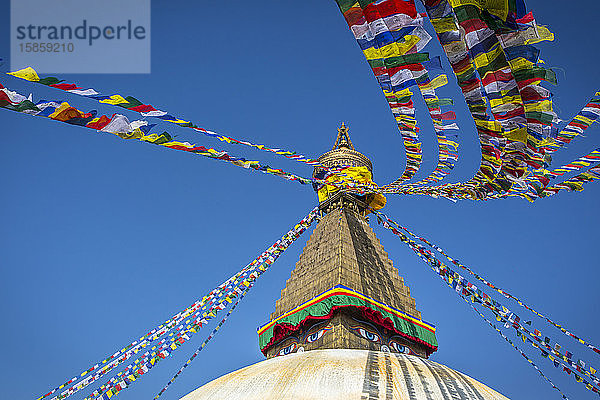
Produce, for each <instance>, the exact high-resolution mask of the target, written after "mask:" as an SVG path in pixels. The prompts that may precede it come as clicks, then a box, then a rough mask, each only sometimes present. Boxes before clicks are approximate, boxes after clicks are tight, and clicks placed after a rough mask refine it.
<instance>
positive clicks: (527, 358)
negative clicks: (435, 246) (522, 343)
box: [460, 295, 569, 400]
mask: <svg viewBox="0 0 600 400" xmlns="http://www.w3.org/2000/svg"><path fill="white" fill-rule="evenodd" d="M460 297H461V298H462V299H463V300H464V301H465V302H466V303H467V304H468V305H469V306H470V307H471V308H472V309H473V311H475V312H476V313H477V314H478V315H479V316H480V317H481V318H483V320H484V321H485V322H487V323H488V325H489V326H490V327H492V329H494V330H495V331H496V332H497V333H498V334H499V335H500V336H502V338H503V339H504V340H505V341H506V342H507V343H508V344H510V345H511V346H512V347H513V348H514V349H515V350H516V351H518V352H519V354H521V356H523V358H525V360H527V362H528V363H529V364H531V366H532V367H533V368H534V369H535V370H536V371H537V372H538V373H539V374H540V376H541V377H542V378H544V379H545V380H546V381H547V382H548V383H549V384H550V385H551V386H552V389H555V390H557V391H558V392H559V393H560V394H561V396H562V398H563V399H565V400H569V398H568V397H567V396H566V395H565V394H564V393H563V392H562V390H560V388H559V387H558V386H556V385H555V384H554V382H552V380H551V379H550V378H548V377H547V376H546V375H545V374H544V373H543V372H542V370H540V368H539V367H538V366H537V365H536V364H535V363H534V362H533V361H532V360H531V359H530V358H529V357H528V356H527V354H525V353H524V352H523V351H522V350H521V349H519V348H518V347H517V346H516V345H515V344H514V343H513V341H512V340H510V339H509V338H508V337H507V336H506V335H505V334H504V333H502V331H501V330H500V329H498V327H497V326H496V325H495V324H494V323H493V322H492V321H490V320H489V319H487V317H486V316H485V315H483V314H482V313H481V311H479V310H478V309H477V308H475V306H474V305H473V304H471V303H469V301H468V300H467V299H465V298H464V296H462V295H460Z"/></svg>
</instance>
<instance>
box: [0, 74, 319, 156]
mask: <svg viewBox="0 0 600 400" xmlns="http://www.w3.org/2000/svg"><path fill="white" fill-rule="evenodd" d="M7 74H8V75H12V76H14V77H16V78H19V79H23V80H26V81H29V82H35V83H39V84H42V85H45V86H49V87H52V88H56V89H61V90H64V91H66V92H69V93H71V94H74V95H78V96H82V97H85V98H88V99H93V100H96V101H98V102H100V103H103V104H108V105H112V106H118V107H121V108H124V109H126V110H130V111H134V112H137V113H139V114H140V115H142V116H144V117H151V118H157V119H159V120H161V121H165V122H170V123H173V124H175V125H178V126H180V127H184V128H192V129H193V130H195V131H196V132H200V133H202V134H204V135H206V136H209V137H213V138H217V139H219V140H220V141H223V142H227V143H235V144H242V145H246V146H250V147H253V148H255V149H259V150H264V151H269V152H271V153H275V154H277V155H281V156H284V157H286V158H289V159H291V160H295V161H299V162H302V163H305V164H308V165H311V166H322V167H324V166H323V165H321V164H320V163H319V161H317V160H315V159H313V158H310V157H306V156H304V155H302V154H298V153H296V152H295V151H287V150H283V149H278V148H270V147H268V146H266V145H264V144H254V143H251V142H248V141H245V140H239V139H235V138H232V137H229V136H225V135H221V134H218V133H215V132H212V131H210V130H207V129H204V128H200V127H198V126H196V125H195V124H194V123H193V122H191V121H185V120H183V119H180V118H179V117H175V116H173V115H170V114H169V113H168V112H167V111H162V110H157V109H155V108H154V107H153V106H151V105H150V104H143V103H142V102H141V101H140V100H138V99H136V98H135V97H133V96H126V97H123V96H122V95H120V94H113V95H109V96H106V95H102V94H100V93H99V92H97V91H96V90H95V89H91V88H89V89H83V88H81V87H79V86H77V84H75V83H64V80H60V79H58V78H56V77H53V76H48V77H43V78H40V76H39V75H38V74H37V72H36V71H35V69H33V68H32V67H27V68H24V69H21V70H18V71H14V72H7Z"/></svg>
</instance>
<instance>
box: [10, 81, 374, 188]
mask: <svg viewBox="0 0 600 400" xmlns="http://www.w3.org/2000/svg"><path fill="white" fill-rule="evenodd" d="M0 86H1V87H0V108H5V109H7V110H11V111H16V112H21V113H24V114H28V115H31V116H38V117H46V118H49V119H52V120H55V121H60V122H65V123H68V124H71V125H78V126H83V127H87V128H91V129H94V130H96V131H100V132H106V133H112V134H114V135H116V136H118V137H120V138H121V139H127V140H129V139H136V140H139V141H142V142H146V143H152V144H155V145H159V146H162V147H167V148H170V149H174V150H179V151H185V152H188V153H192V154H196V155H200V156H203V157H208V158H212V159H215V160H219V161H224V162H227V163H229V164H233V165H235V166H238V167H242V168H245V169H249V170H255V171H260V172H262V173H265V174H269V175H275V176H278V177H280V178H283V179H286V180H288V181H296V182H298V183H300V184H302V185H308V184H313V183H314V184H321V185H322V184H328V185H336V186H338V187H340V188H343V189H345V190H348V191H351V192H353V193H357V194H361V195H364V194H366V193H369V192H374V191H378V188H377V186H376V185H375V184H374V183H368V184H367V183H361V182H357V181H353V180H352V179H342V180H338V181H335V182H330V181H325V180H322V179H315V178H305V177H302V176H299V175H295V174H292V173H290V172H286V171H283V170H281V169H277V168H271V167H270V166H268V165H262V164H260V162H259V161H252V160H247V159H245V158H243V157H235V156H232V155H230V154H228V153H227V152H226V151H220V150H216V149H213V148H210V147H208V148H207V147H204V146H198V145H195V144H191V143H189V142H179V141H176V140H173V138H172V137H171V135H170V134H169V133H168V132H163V133H161V134H156V133H150V130H151V129H152V128H153V127H154V125H149V124H148V123H147V121H142V120H137V121H129V119H128V118H127V117H126V116H124V115H121V114H113V115H112V116H111V117H108V116H106V115H101V116H98V115H97V113H96V111H90V112H89V113H84V112H83V111H80V110H78V109H76V108H75V107H72V106H71V105H70V104H69V103H67V102H61V101H40V102H38V103H33V102H32V101H31V100H30V98H26V97H25V96H23V95H21V94H18V93H16V92H12V91H10V90H8V89H6V88H4V87H3V86H2V85H1V84H0ZM327 172H328V175H327V176H329V175H331V174H337V173H339V175H341V176H346V174H345V173H344V172H343V168H338V169H336V168H334V169H328V171H327Z"/></svg>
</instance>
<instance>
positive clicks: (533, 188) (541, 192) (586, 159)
mask: <svg viewBox="0 0 600 400" xmlns="http://www.w3.org/2000/svg"><path fill="white" fill-rule="evenodd" d="M598 162H600V148H598V149H595V150H593V151H592V152H590V153H589V154H586V155H585V156H582V157H579V158H578V159H576V160H574V161H571V162H570V163H568V164H566V165H563V166H561V167H559V168H555V169H553V170H552V171H548V170H546V169H543V170H541V171H537V172H536V173H535V174H534V175H533V176H531V177H530V178H527V182H528V189H529V190H528V191H527V192H526V193H519V194H518V195H520V196H521V197H524V198H526V199H527V200H529V201H534V200H535V199H537V198H539V197H548V196H551V195H554V194H556V193H557V192H558V190H560V189H558V190H557V189H556V188H555V187H551V188H548V186H549V185H550V183H551V181H552V180H554V179H555V178H557V177H559V176H562V175H564V174H566V173H571V172H574V171H579V170H581V169H583V168H587V167H589V166H591V165H592V164H594V163H598ZM587 173H588V174H590V176H592V175H591V174H593V171H592V173H590V172H589V171H588V172H587ZM572 179H573V178H572ZM592 180H593V179H592ZM574 182H575V181H574ZM577 182H580V181H579V180H577ZM581 182H584V181H583V180H581ZM562 184H563V186H562V187H564V186H565V185H566V184H564V182H563V183H562ZM559 185H560V184H559ZM559 187H560V186H559ZM569 188H570V187H569ZM582 189H583V188H582Z"/></svg>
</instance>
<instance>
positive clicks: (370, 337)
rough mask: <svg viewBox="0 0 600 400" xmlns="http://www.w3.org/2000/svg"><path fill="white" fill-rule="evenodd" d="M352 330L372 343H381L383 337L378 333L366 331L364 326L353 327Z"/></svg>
mask: <svg viewBox="0 0 600 400" xmlns="http://www.w3.org/2000/svg"><path fill="white" fill-rule="evenodd" d="M352 330H353V331H354V332H356V333H358V335H359V336H362V337H363V338H365V339H367V340H368V341H370V342H373V343H379V342H380V341H381V337H380V336H379V335H378V334H377V333H375V332H372V331H370V330H368V329H365V328H363V327H362V326H357V327H353V328H352Z"/></svg>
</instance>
